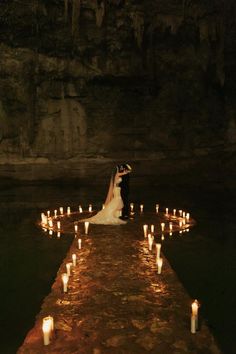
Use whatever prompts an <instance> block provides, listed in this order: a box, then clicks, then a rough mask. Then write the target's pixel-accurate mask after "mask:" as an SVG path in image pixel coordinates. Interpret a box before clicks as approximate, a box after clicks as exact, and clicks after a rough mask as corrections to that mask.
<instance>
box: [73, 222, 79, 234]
mask: <svg viewBox="0 0 236 354" xmlns="http://www.w3.org/2000/svg"><path fill="white" fill-rule="evenodd" d="M74 228H75V232H76V233H77V232H78V225H77V224H75V225H74Z"/></svg>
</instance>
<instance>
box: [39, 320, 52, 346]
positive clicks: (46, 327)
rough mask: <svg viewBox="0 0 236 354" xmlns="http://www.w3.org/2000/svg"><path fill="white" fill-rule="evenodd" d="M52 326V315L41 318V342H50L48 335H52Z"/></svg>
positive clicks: (46, 343)
mask: <svg viewBox="0 0 236 354" xmlns="http://www.w3.org/2000/svg"><path fill="white" fill-rule="evenodd" d="M53 328H54V323H53V317H52V316H47V317H44V318H43V325H42V330H43V344H44V345H49V344H50V337H51V335H52V331H53Z"/></svg>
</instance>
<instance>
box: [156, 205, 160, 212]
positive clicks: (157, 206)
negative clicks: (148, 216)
mask: <svg viewBox="0 0 236 354" xmlns="http://www.w3.org/2000/svg"><path fill="white" fill-rule="evenodd" d="M158 212H159V204H156V213H157V214H158Z"/></svg>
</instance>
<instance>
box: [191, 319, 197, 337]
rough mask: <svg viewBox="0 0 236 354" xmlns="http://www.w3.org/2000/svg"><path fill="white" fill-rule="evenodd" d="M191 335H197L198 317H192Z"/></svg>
mask: <svg viewBox="0 0 236 354" xmlns="http://www.w3.org/2000/svg"><path fill="white" fill-rule="evenodd" d="M191 333H196V316H194V315H191Z"/></svg>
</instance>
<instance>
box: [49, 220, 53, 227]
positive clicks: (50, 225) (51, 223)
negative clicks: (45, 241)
mask: <svg viewBox="0 0 236 354" xmlns="http://www.w3.org/2000/svg"><path fill="white" fill-rule="evenodd" d="M48 225H49V227H53V221H52V219H51V218H50V219H49V220H48Z"/></svg>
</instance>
